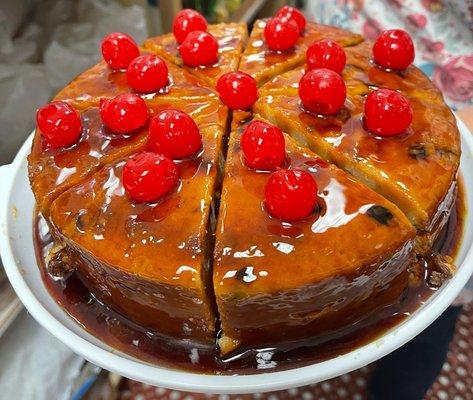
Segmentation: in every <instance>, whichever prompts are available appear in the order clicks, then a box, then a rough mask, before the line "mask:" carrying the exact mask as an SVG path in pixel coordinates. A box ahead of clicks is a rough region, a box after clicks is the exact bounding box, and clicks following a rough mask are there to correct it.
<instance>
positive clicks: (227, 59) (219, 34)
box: [143, 23, 248, 88]
mask: <svg viewBox="0 0 473 400" xmlns="http://www.w3.org/2000/svg"><path fill="white" fill-rule="evenodd" d="M207 32H209V33H211V34H212V35H213V36H214V37H215V39H216V40H217V42H218V61H217V63H216V64H214V65H210V66H200V67H189V66H187V65H184V64H183V62H182V58H181V56H180V54H179V44H178V43H177V41H176V39H175V38H174V35H173V34H172V33H169V34H167V35H162V36H156V37H153V38H149V39H147V40H146V41H145V42H144V44H143V47H144V48H145V49H147V50H149V51H152V52H154V53H156V54H158V55H160V56H162V57H164V58H166V59H167V60H169V61H171V62H173V63H175V64H176V65H180V66H182V67H183V68H184V69H186V70H187V71H189V72H190V73H192V74H193V75H195V76H196V77H198V78H199V79H201V80H202V81H203V82H206V83H207V84H208V85H210V87H212V88H214V87H215V86H216V84H217V80H218V78H220V77H221V76H222V75H223V74H225V73H227V72H231V71H236V70H237V69H238V63H239V61H240V56H241V53H242V51H243V48H244V46H245V44H246V41H247V39H248V30H247V27H246V24H243V23H239V24H237V23H228V24H223V23H222V24H216V25H209V26H208V29H207Z"/></svg>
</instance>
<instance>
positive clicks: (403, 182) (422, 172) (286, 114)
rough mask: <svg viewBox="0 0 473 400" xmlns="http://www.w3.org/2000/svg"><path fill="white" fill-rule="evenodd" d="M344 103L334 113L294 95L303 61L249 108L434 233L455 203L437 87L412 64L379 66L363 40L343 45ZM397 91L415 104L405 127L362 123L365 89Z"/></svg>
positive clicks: (445, 116)
mask: <svg viewBox="0 0 473 400" xmlns="http://www.w3.org/2000/svg"><path fill="white" fill-rule="evenodd" d="M346 54H347V66H346V67H345V70H344V72H343V79H344V81H345V83H346V86H347V100H346V102H345V107H344V108H342V110H341V111H339V113H338V114H336V115H335V116H321V115H315V114H312V113H310V112H307V111H305V109H304V108H303V107H302V106H301V103H300V99H299V96H298V82H299V80H300V78H301V77H302V75H303V73H304V69H303V68H299V69H297V70H293V71H290V72H288V73H286V74H283V75H281V76H279V77H277V78H275V79H273V80H272V81H271V82H268V83H267V84H266V85H265V86H264V87H263V88H262V89H261V94H260V98H259V100H258V102H257V103H256V104H255V107H254V108H255V110H256V111H257V112H258V113H260V114H261V115H262V116H264V117H265V118H267V119H268V120H270V121H272V122H273V123H276V124H278V125H279V126H280V127H281V128H282V129H284V130H286V131H287V132H288V133H290V134H291V135H292V136H293V137H294V138H295V139H296V140H297V141H298V142H299V143H301V144H302V145H304V146H308V147H309V148H311V149H312V150H314V151H315V152H316V153H317V154H319V155H321V156H322V157H323V158H325V159H326V160H329V161H331V162H334V163H335V164H337V165H338V166H339V167H341V168H343V169H344V170H346V171H348V172H350V173H351V174H352V175H353V176H355V177H356V178H358V179H360V180H361V181H362V182H364V183H365V184H366V185H368V186H370V187H371V188H372V189H374V190H375V191H377V192H379V193H380V194H382V195H383V196H385V197H386V198H388V199H389V200H390V201H392V202H394V203H395V204H396V205H397V206H398V207H399V208H401V210H403V211H404V213H405V214H406V215H407V216H408V217H409V219H410V220H411V221H412V223H413V224H414V225H415V226H416V227H417V228H418V229H419V230H420V231H422V232H428V233H430V234H431V235H430V236H429V237H430V239H429V240H433V239H434V238H435V236H436V233H437V232H439V231H440V229H441V227H442V226H443V223H444V222H445V220H446V216H448V212H449V210H450V208H451V206H452V204H453V201H454V198H455V191H456V180H455V178H456V173H457V170H458V165H459V160H460V137H459V132H458V129H457V127H456V124H455V118H454V116H453V114H452V113H451V111H450V110H449V108H448V107H447V106H446V105H445V103H444V102H443V100H442V96H441V94H440V93H439V91H438V89H436V88H435V87H434V85H433V84H432V83H431V82H430V81H429V80H428V78H427V77H425V76H424V75H423V74H422V72H420V71H419V70H418V69H417V68H415V67H413V66H411V67H409V68H408V69H407V71H405V72H403V73H398V72H388V71H384V70H382V69H380V68H378V67H376V66H374V65H373V64H371V63H370V60H369V58H368V54H369V48H368V45H367V44H361V45H359V46H355V47H352V48H348V49H346ZM377 87H387V88H390V89H396V90H398V91H400V92H402V93H403V94H404V95H405V96H406V97H407V99H408V100H409V102H410V104H411V106H412V109H413V122H412V125H411V127H410V128H409V130H408V132H407V133H406V134H403V135H400V136H393V137H384V138H381V137H378V136H375V135H373V134H371V133H369V132H368V131H366V130H365V128H364V126H363V121H362V117H363V103H364V99H365V96H366V95H367V94H368V93H369V92H370V91H371V90H373V89H374V88H377Z"/></svg>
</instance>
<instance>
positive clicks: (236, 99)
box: [217, 71, 258, 110]
mask: <svg viewBox="0 0 473 400" xmlns="http://www.w3.org/2000/svg"><path fill="white" fill-rule="evenodd" d="M217 92H218V94H219V95H220V99H221V100H222V101H223V102H224V103H225V105H226V106H228V108H230V109H232V110H247V109H248V108H250V107H251V106H252V105H253V104H254V103H255V102H256V100H257V99H258V88H257V86H256V81H255V79H254V78H253V77H252V76H250V75H248V74H247V73H245V72H240V71H237V72H227V73H226V74H223V75H222V76H221V77H220V78H219V79H218V81H217Z"/></svg>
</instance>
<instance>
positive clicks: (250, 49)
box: [239, 20, 363, 85]
mask: <svg viewBox="0 0 473 400" xmlns="http://www.w3.org/2000/svg"><path fill="white" fill-rule="evenodd" d="M265 26H266V20H257V21H256V22H255V24H254V26H253V30H252V31H251V35H250V38H249V40H248V45H247V46H246V48H245V51H244V53H243V55H242V57H241V61H240V67H239V69H240V71H243V72H246V73H248V74H250V75H251V76H253V78H255V79H256V81H257V82H258V84H259V85H261V84H262V83H264V82H266V81H267V80H269V79H271V78H274V77H275V76H277V75H279V74H282V73H284V72H286V71H289V70H290V69H293V68H295V67H297V66H300V65H302V64H303V63H304V62H305V53H306V50H307V48H308V46H309V45H310V44H312V43H313V42H315V41H317V40H320V39H332V40H334V41H336V42H337V43H339V44H340V45H341V46H354V45H356V44H358V43H360V42H362V41H363V37H362V36H360V35H356V34H354V33H351V32H347V31H344V30H341V29H338V28H335V27H333V26H327V25H318V24H314V23H311V22H308V23H307V25H306V28H305V30H304V33H303V34H302V36H301V37H300V38H299V40H298V41H297V43H296V45H295V46H294V47H293V48H291V49H289V50H286V51H273V50H270V49H268V47H267V46H266V41H265V39H264V27H265Z"/></svg>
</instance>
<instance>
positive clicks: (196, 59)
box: [179, 31, 218, 67]
mask: <svg viewBox="0 0 473 400" xmlns="http://www.w3.org/2000/svg"><path fill="white" fill-rule="evenodd" d="M179 53H180V54H181V57H182V61H183V62H184V64H186V65H188V66H190V67H198V66H199V65H211V64H214V63H216V62H217V59H218V42H217V40H216V39H215V38H214V37H213V36H212V35H211V34H210V33H207V32H203V31H193V32H190V33H189V34H188V35H187V37H186V39H185V40H184V42H183V43H182V44H181V45H180V46H179Z"/></svg>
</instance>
